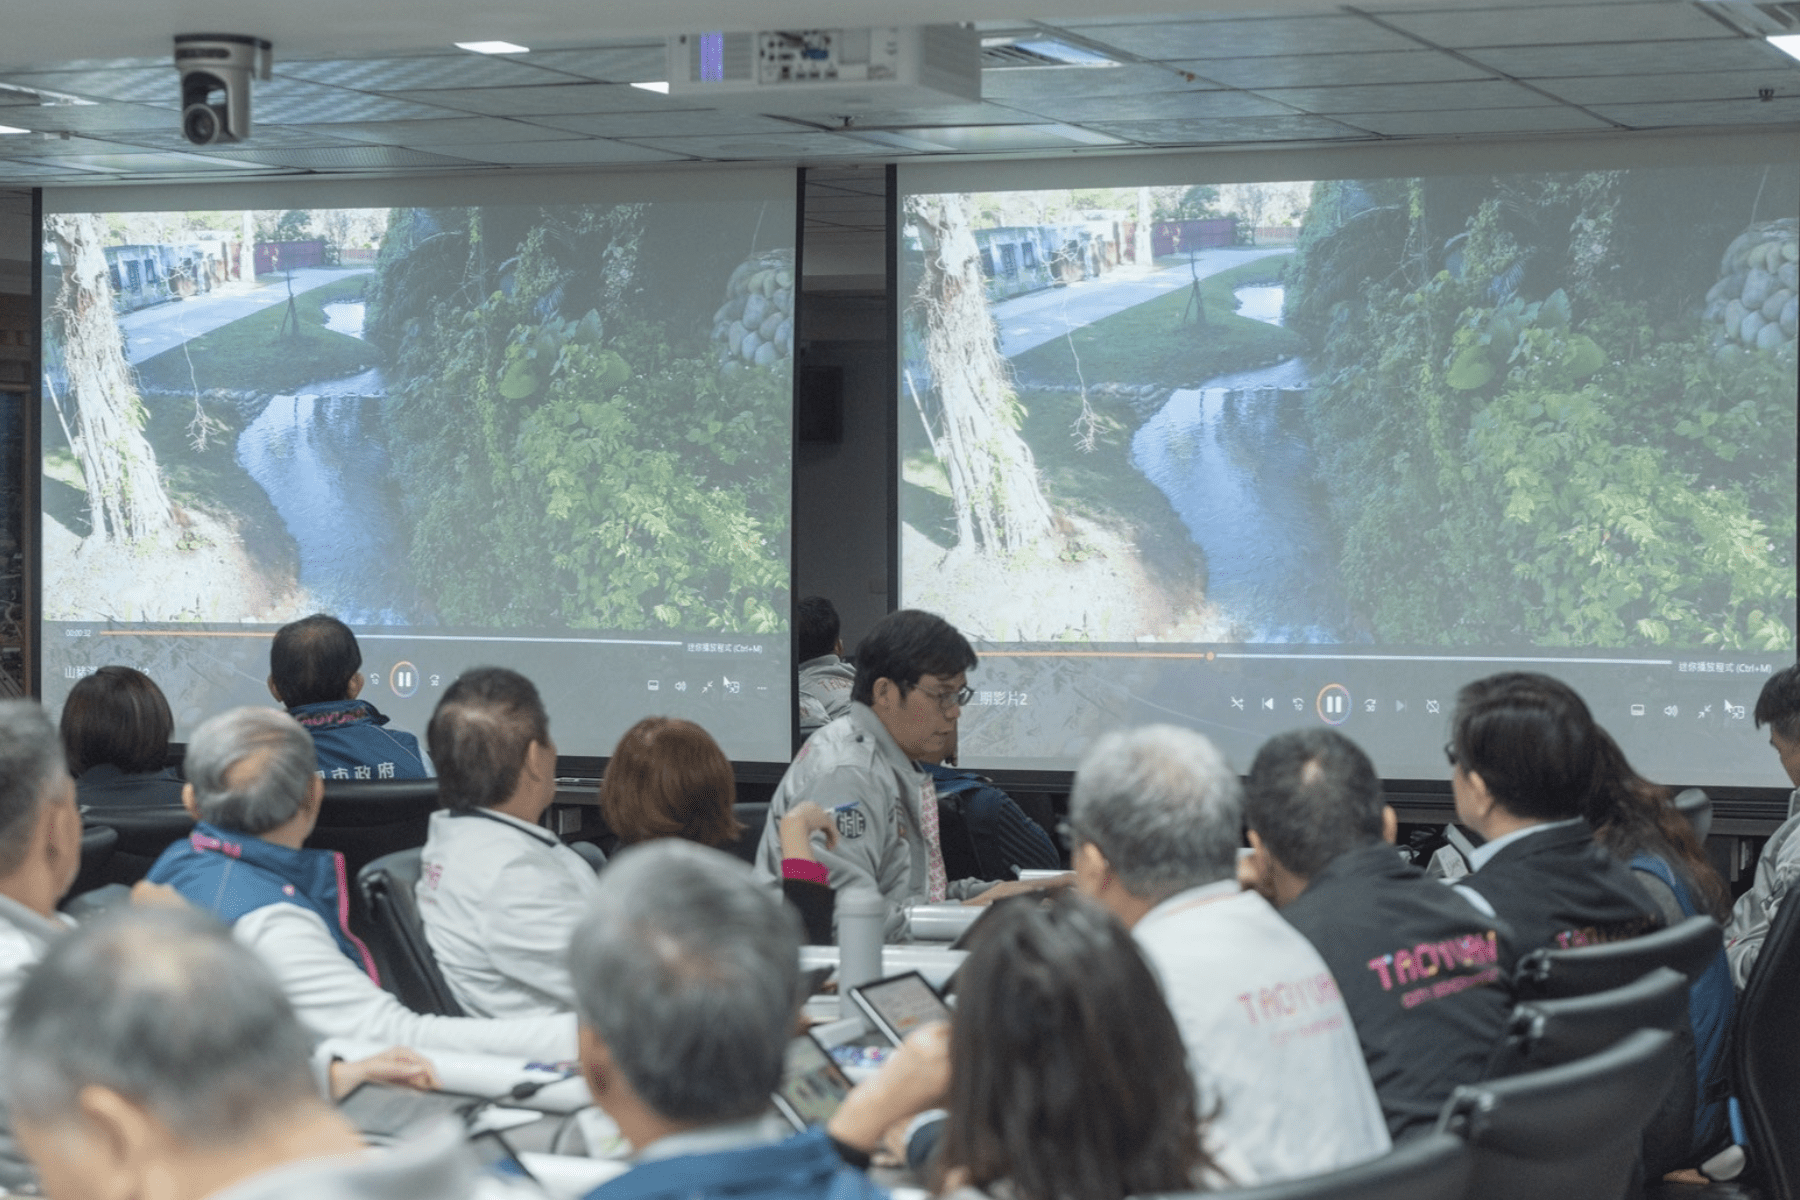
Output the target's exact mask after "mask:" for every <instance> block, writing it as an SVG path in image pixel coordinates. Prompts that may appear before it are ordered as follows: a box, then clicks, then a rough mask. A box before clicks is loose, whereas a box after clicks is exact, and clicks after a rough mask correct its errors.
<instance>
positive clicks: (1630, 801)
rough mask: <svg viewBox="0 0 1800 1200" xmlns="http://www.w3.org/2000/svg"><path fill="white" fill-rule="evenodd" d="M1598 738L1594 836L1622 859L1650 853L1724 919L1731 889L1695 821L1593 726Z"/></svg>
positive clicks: (1591, 806) (1591, 813)
mask: <svg viewBox="0 0 1800 1200" xmlns="http://www.w3.org/2000/svg"><path fill="white" fill-rule="evenodd" d="M1595 732H1596V733H1597V734H1598V735H1599V740H1600V784H1599V786H1598V787H1596V788H1595V789H1594V794H1593V796H1592V797H1590V798H1589V800H1588V811H1587V819H1588V824H1590V825H1592V826H1593V827H1594V840H1595V841H1597V842H1599V843H1600V844H1601V845H1602V846H1605V847H1606V848H1607V849H1608V850H1610V851H1611V852H1612V856H1613V857H1614V858H1616V859H1618V860H1619V861H1620V862H1627V863H1628V862H1630V861H1631V860H1632V859H1633V858H1634V857H1636V856H1637V855H1639V854H1654V855H1656V856H1657V857H1658V858H1660V859H1662V860H1663V861H1664V862H1665V863H1667V864H1668V866H1669V869H1670V870H1672V871H1674V872H1675V873H1676V874H1677V875H1679V876H1680V877H1681V879H1682V880H1683V882H1685V883H1686V884H1687V885H1688V895H1689V897H1690V898H1691V899H1693V900H1694V901H1695V903H1696V904H1697V905H1698V906H1699V908H1700V909H1701V911H1703V912H1705V913H1706V914H1707V915H1709V916H1711V917H1712V918H1713V919H1714V920H1717V921H1719V922H1720V923H1724V922H1725V921H1728V920H1730V918H1731V891H1730V889H1728V888H1727V887H1726V886H1725V881H1724V880H1723V879H1721V878H1720V877H1719V871H1718V868H1716V867H1714V866H1713V865H1712V860H1711V859H1709V858H1708V857H1707V856H1706V847H1705V846H1704V845H1703V844H1702V843H1701V841H1700V838H1699V837H1698V836H1697V835H1696V834H1695V833H1694V827H1693V826H1692V825H1690V824H1689V823H1688V819H1687V818H1686V817H1685V816H1683V815H1682V814H1681V810H1680V809H1678V808H1676V807H1675V793H1674V791H1673V790H1672V789H1670V788H1666V787H1661V786H1659V785H1657V784H1654V783H1651V782H1650V781H1649V780H1648V779H1645V778H1644V777H1643V776H1642V775H1639V774H1638V773H1637V771H1636V770H1635V769H1633V767H1632V765H1631V762H1630V760H1629V759H1627V758H1626V757H1625V751H1623V750H1622V749H1620V748H1619V743H1618V742H1617V741H1615V740H1613V736H1612V734H1610V733H1608V732H1606V730H1604V729H1600V728H1598V727H1596V729H1595Z"/></svg>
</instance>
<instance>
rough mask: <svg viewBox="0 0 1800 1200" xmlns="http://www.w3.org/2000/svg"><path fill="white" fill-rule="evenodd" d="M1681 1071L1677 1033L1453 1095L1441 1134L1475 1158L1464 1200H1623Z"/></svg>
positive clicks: (1628, 1041)
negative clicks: (1647, 1131)
mask: <svg viewBox="0 0 1800 1200" xmlns="http://www.w3.org/2000/svg"><path fill="white" fill-rule="evenodd" d="M1679 1069H1680V1068H1679V1062H1678V1059H1677V1056H1676V1045H1675V1035H1674V1034H1671V1033H1668V1032H1667V1031H1665V1030H1661V1029H1640V1030H1638V1031H1637V1032H1636V1033H1634V1034H1631V1035H1630V1036H1629V1037H1627V1038H1625V1039H1624V1040H1623V1041H1621V1042H1619V1043H1618V1044H1617V1045H1615V1046H1613V1047H1612V1048H1610V1049H1607V1050H1602V1051H1601V1052H1600V1053H1599V1054H1594V1055H1590V1056H1588V1057H1587V1058H1582V1059H1577V1060H1576V1061H1574V1062H1571V1063H1564V1064H1563V1065H1562V1066H1558V1067H1549V1068H1547V1069H1545V1070H1542V1071H1528V1072H1526V1073H1525V1074H1523V1075H1514V1076H1512V1077H1511V1078H1509V1079H1496V1080H1489V1081H1488V1082H1485V1083H1479V1084H1473V1085H1464V1086H1462V1087H1459V1088H1457V1089H1456V1090H1455V1091H1454V1092H1452V1093H1451V1094H1450V1099H1449V1100H1448V1101H1446V1102H1445V1104H1444V1109H1443V1112H1442V1113H1440V1114H1439V1115H1438V1131H1439V1132H1448V1133H1454V1134H1457V1135H1458V1136H1460V1137H1462V1138H1463V1139H1464V1140H1466V1141H1467V1142H1468V1143H1469V1145H1470V1146H1471V1147H1472V1148H1473V1150H1474V1169H1473V1171H1472V1172H1471V1174H1470V1179H1469V1187H1468V1191H1467V1192H1466V1193H1465V1194H1466V1195H1467V1197H1468V1200H1543V1197H1546V1196H1580V1197H1582V1198H1583V1200H1624V1198H1625V1197H1627V1196H1630V1195H1632V1194H1633V1192H1634V1191H1635V1189H1636V1188H1637V1187H1638V1186H1639V1185H1640V1184H1641V1174H1640V1173H1641V1167H1640V1160H1639V1155H1640V1152H1641V1148H1642V1138H1643V1132H1644V1127H1645V1126H1646V1125H1648V1124H1649V1123H1650V1120H1651V1118H1652V1117H1654V1116H1655V1115H1656V1112H1657V1109H1658V1108H1660V1107H1661V1106H1662V1102H1663V1098H1664V1097H1665V1096H1666V1095H1667V1094H1668V1092H1669V1089H1670V1088H1671V1087H1672V1086H1674V1085H1675V1083H1676V1079H1677V1077H1678V1072H1679Z"/></svg>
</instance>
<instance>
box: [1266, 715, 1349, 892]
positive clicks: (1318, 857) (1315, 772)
mask: <svg viewBox="0 0 1800 1200" xmlns="http://www.w3.org/2000/svg"><path fill="white" fill-rule="evenodd" d="M1381 809H1382V798H1381V778H1380V777H1379V776H1378V775H1376V773H1375V764H1374V763H1372V762H1370V761H1369V756H1368V755H1366V754H1364V753H1363V752H1362V748H1361V747H1359V746H1358V745H1357V744H1356V743H1355V742H1353V741H1351V740H1350V739H1349V738H1347V737H1345V736H1344V735H1343V734H1341V733H1339V732H1338V731H1337V730H1335V729H1297V730H1295V731H1293V732H1292V733H1283V734H1278V735H1277V736H1275V737H1272V738H1270V739H1269V740H1268V741H1266V742H1264V743H1263V745H1262V749H1260V750H1258V751H1257V752H1256V761H1255V762H1253V763H1251V764H1250V775H1249V777H1248V779H1247V780H1246V781H1245V786H1244V820H1245V823H1246V824H1248V825H1249V827H1250V828H1251V829H1254V830H1255V831H1256V835H1257V836H1258V837H1259V838H1261V839H1262V841H1263V845H1264V846H1266V847H1268V851H1269V853H1270V854H1272V855H1274V856H1275V859H1276V861H1277V862H1279V863H1280V864H1281V865H1282V866H1283V867H1286V868H1287V869H1288V870H1290V871H1292V872H1293V873H1294V874H1296V875H1298V876H1300V877H1301V878H1302V879H1311V878H1313V877H1314V876H1315V875H1317V874H1318V873H1319V872H1320V871H1322V870H1324V869H1325V867H1326V866H1327V865H1329V864H1330V863H1331V861H1332V860H1333V859H1335V858H1337V857H1338V855H1340V854H1343V853H1345V852H1346V851H1350V850H1354V849H1356V848H1357V847H1359V846H1366V845H1368V844H1369V843H1370V842H1378V841H1380V840H1381V827H1382V816H1381Z"/></svg>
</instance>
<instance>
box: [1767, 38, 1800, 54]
mask: <svg viewBox="0 0 1800 1200" xmlns="http://www.w3.org/2000/svg"><path fill="white" fill-rule="evenodd" d="M1769 45H1771V46H1773V47H1775V48H1776V49H1777V50H1779V51H1781V52H1782V53H1783V54H1785V55H1787V56H1789V57H1790V58H1800V33H1778V34H1771V35H1770V37H1769Z"/></svg>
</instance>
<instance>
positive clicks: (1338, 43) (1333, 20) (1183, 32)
mask: <svg viewBox="0 0 1800 1200" xmlns="http://www.w3.org/2000/svg"><path fill="white" fill-rule="evenodd" d="M1059 23H1060V24H1062V25H1065V26H1068V27H1070V28H1079V29H1080V31H1081V34H1082V36H1083V37H1087V38H1091V39H1093V40H1094V41H1097V42H1102V43H1104V44H1106V45H1108V46H1116V47H1118V48H1119V49H1121V50H1125V51H1128V52H1130V53H1132V54H1136V55H1138V56H1139V57H1141V58H1147V59H1152V60H1156V61H1163V60H1167V59H1187V58H1255V57H1260V56H1264V55H1273V54H1318V53H1320V52H1321V51H1336V52H1338V53H1361V52H1363V51H1365V50H1417V49H1418V48H1419V45H1418V43H1417V42H1415V41H1413V40H1412V39H1411V38H1408V37H1404V36H1402V35H1401V34H1398V33H1394V32H1392V31H1390V30H1387V29H1383V28H1382V27H1381V26H1379V25H1377V24H1375V23H1374V22H1372V21H1366V20H1363V19H1362V18H1361V17H1353V16H1342V15H1330V16H1316V17H1263V18H1257V19H1254V20H1222V21H1182V22H1174V23H1169V24H1161V25H1109V24H1107V23H1106V22H1105V21H1104V20H1101V19H1098V18H1097V19H1095V20H1094V21H1092V22H1076V21H1063V22H1059Z"/></svg>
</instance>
